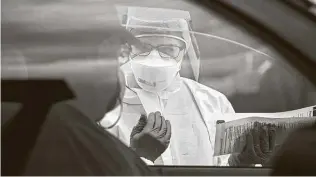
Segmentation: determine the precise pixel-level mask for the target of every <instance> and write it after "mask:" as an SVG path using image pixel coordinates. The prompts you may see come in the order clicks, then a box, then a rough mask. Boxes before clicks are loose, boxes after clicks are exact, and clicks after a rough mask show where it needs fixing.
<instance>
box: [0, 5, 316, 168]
mask: <svg viewBox="0 0 316 177" xmlns="http://www.w3.org/2000/svg"><path fill="white" fill-rule="evenodd" d="M8 2H9V1H7V3H8ZM78 2H79V1H78ZM59 3H61V2H59ZM59 3H56V4H55V5H54V6H53V8H52V9H54V10H55V11H56V12H53V11H50V10H48V7H50V6H51V5H53V4H54V3H52V4H50V3H47V4H45V3H43V4H41V5H40V6H41V8H43V9H45V10H47V11H46V13H44V12H43V11H41V12H43V19H41V18H40V17H38V16H37V14H36V13H34V12H35V11H34V12H31V10H32V8H31V6H32V5H30V6H25V7H24V8H22V7H21V9H23V10H24V11H23V10H22V11H20V12H19V13H20V14H14V15H13V14H10V13H9V12H7V14H5V17H6V19H10V20H11V21H13V22H14V23H17V24H18V23H21V22H25V23H21V24H24V25H25V24H27V23H29V24H28V25H26V26H27V27H29V28H19V30H21V31H22V32H21V31H17V32H16V34H15V33H13V32H12V33H13V35H17V36H19V35H21V34H22V33H23V30H25V31H27V30H30V31H32V33H31V35H30V36H26V37H25V36H23V35H21V36H22V37H25V38H22V37H21V39H22V40H21V41H22V42H21V43H19V44H14V43H5V45H4V48H5V51H4V52H3V58H2V66H1V67H2V69H4V70H5V72H3V73H2V75H3V76H5V77H6V76H10V77H11V74H12V73H13V74H14V75H15V76H16V77H19V78H23V79H25V78H31V77H33V76H36V77H38V76H40V77H41V78H43V77H46V76H50V74H53V76H54V77H58V78H60V77H61V75H63V74H64V73H66V74H67V73H75V75H71V76H70V77H67V79H65V80H67V81H69V83H70V85H71V84H72V85H73V86H74V90H76V89H75V88H78V90H77V92H76V95H77V96H78V100H79V101H81V103H80V104H74V105H75V107H76V108H77V109H78V110H79V111H81V112H82V113H83V114H84V115H85V116H87V117H90V116H92V117H97V118H95V119H94V120H97V123H98V125H100V126H101V127H103V128H104V130H105V131H108V132H110V133H111V134H112V135H114V137H116V138H117V139H119V140H121V141H122V142H123V143H124V144H125V145H127V146H128V147H130V148H131V149H133V150H134V151H135V152H136V153H137V154H138V155H139V156H140V157H141V158H142V159H143V160H144V161H146V162H148V160H149V162H148V164H150V165H171V166H187V165H191V166H192V165H193V166H197V165H199V166H201V165H202V166H247V167H249V166H255V165H258V164H259V165H265V164H268V160H267V159H269V158H268V157H270V156H271V154H272V153H273V152H275V149H277V148H278V147H279V146H281V145H282V143H283V141H284V139H285V138H286V137H287V135H288V134H289V132H291V131H292V130H294V129H295V128H298V127H301V126H303V125H305V124H309V123H312V122H314V121H315V116H316V89H315V86H314V85H312V84H311V83H310V82H309V81H308V80H307V79H306V78H305V77H304V76H303V75H302V74H300V73H299V72H297V70H296V69H295V68H293V67H291V66H290V65H289V64H288V63H286V60H284V59H283V58H282V57H281V56H280V55H278V52H277V51H275V50H274V49H273V48H271V47H270V46H269V45H268V44H266V43H264V42H262V41H259V40H257V38H256V37H255V36H251V35H250V34H248V33H247V32H246V31H244V30H243V29H239V28H238V27H236V26H234V25H232V24H231V23H229V22H227V21H225V20H223V19H222V18H220V17H218V16H217V15H215V14H213V13H212V12H207V11H206V10H205V9H203V8H201V7H197V6H195V5H192V4H190V3H186V2H182V1H168V3H166V2H165V1H160V2H159V3H157V4H154V3H153V2H152V1H138V2H137V3H136V2H135V3H134V2H133V3H132V2H128V1H126V2H125V1H115V2H113V4H115V6H113V7H112V6H111V9H110V8H109V7H108V6H106V5H105V4H100V2H94V3H91V4H93V5H91V4H90V6H87V9H88V10H87V11H84V12H85V13H83V15H82V14H81V15H82V16H84V17H85V18H79V17H80V13H78V12H80V11H77V10H78V9H77V8H78V7H79V6H85V5H86V4H85V3H83V2H81V1H80V3H78V4H76V3H74V2H71V3H70V4H68V5H66V6H62V3H61V4H59ZM72 3H74V4H76V5H78V6H71V5H73V4H72ZM113 4H112V5H113ZM8 5H10V3H8ZM11 5H12V4H11ZM33 5H34V4H33ZM101 5H103V6H101ZM109 6H110V5H109ZM45 7H47V8H45ZM70 7H71V8H70ZM114 7H115V8H114ZM72 8H74V10H73V14H71V15H69V14H68V13H69V11H70V10H69V9H72ZM112 8H113V9H112ZM21 9H20V10H21ZM38 9H40V8H38ZM38 9H37V10H38ZM93 9H94V10H95V11H94V10H93ZM33 10H35V9H33ZM45 10H44V11H45ZM81 10H82V9H81ZM107 10H108V11H107ZM59 11H60V12H64V13H65V14H66V15H65V14H64V15H65V16H67V15H68V16H67V17H69V19H74V21H69V20H64V18H65V17H61V16H59V15H60V14H62V13H60V14H59V13H58V12H59ZM16 12H18V11H16ZM25 12H27V13H28V14H29V15H30V16H31V17H33V16H34V18H30V17H23V15H21V14H23V13H25ZM10 15H11V16H12V18H11V16H10ZM13 17H14V18H13ZM22 17H23V18H22ZM35 17H36V18H35ZM26 18H27V19H26ZM113 19H118V21H119V25H118V26H115V27H114V28H113V26H111V24H112V23H111V22H112V21H113ZM68 23H69V24H68ZM41 24H42V26H41ZM99 24H101V25H99ZM106 24H110V25H109V26H110V28H113V29H112V30H111V31H110V33H107V34H104V33H103V29H105V28H109V26H106ZM43 26H44V27H43ZM45 27H47V28H45ZM22 29H23V30H22ZM74 29H76V30H74ZM116 29H121V30H120V31H116ZM72 30H74V31H75V32H73V31H72ZM107 32H109V31H107ZM125 33H128V34H132V36H133V37H135V39H137V41H138V42H140V43H137V45H136V44H135V43H131V42H129V41H127V43H126V44H125V45H124V46H120V45H118V44H117V43H115V41H112V36H115V35H117V36H120V34H122V35H123V34H125ZM13 35H12V36H13ZM12 36H7V38H9V37H12ZM36 37H37V38H36ZM7 38H5V39H7ZM14 39H17V38H14ZM41 39H43V41H41V42H39V41H40V40H41ZM18 42H19V41H18ZM18 42H17V43H18ZM124 42H126V41H124ZM118 46H120V47H118ZM113 51H115V52H114V53H116V51H120V52H119V55H118V56H117V55H116V56H114V55H109V52H112V53H113ZM110 59H113V60H110ZM88 64H89V65H88ZM16 66H22V67H20V68H16ZM43 66H45V67H44V69H43V68H41V67H43ZM21 68H22V69H21ZM55 68H59V69H60V68H61V70H58V72H56V71H57V70H55ZM78 68H80V69H79V70H78ZM82 68H89V69H82ZM113 68H115V69H113ZM38 73H40V75H37V74H38ZM45 73H49V74H45ZM91 73H93V74H91ZM118 73H119V74H118ZM82 80H83V81H82ZM86 83H88V84H86ZM118 83H119V85H120V86H119V87H116V86H117V84H118ZM109 85H111V87H110V86H109ZM113 85H115V86H113ZM118 88H120V89H121V90H119V89H118ZM89 89H91V90H92V91H91V90H89ZM119 91H121V94H117V93H116V92H119ZM113 95H114V96H115V97H117V100H115V99H114V98H113V97H114V96H113ZM119 95H120V96H119ZM80 96H82V97H80ZM79 97H80V99H79ZM108 97H109V98H108ZM81 98H82V99H81ZM113 99H114V101H113ZM109 100H111V101H112V102H113V103H115V105H114V106H113V105H112V106H109V105H107V104H105V102H107V101H109ZM5 106H6V105H5V104H4V107H5ZM9 106H12V105H11V103H10V105H9ZM17 106H18V107H19V106H20V105H17ZM108 107H109V109H107V108H108ZM110 108H111V109H110ZM112 108H113V109H112ZM96 110H98V111H96ZM100 110H101V111H100ZM108 110H111V111H109V112H107V111H108ZM157 112H159V114H156V113H157ZM8 115H9V114H8ZM12 115H14V114H10V116H12ZM157 115H158V116H157ZM152 117H154V118H152ZM151 118H152V119H154V122H151V123H152V125H150V126H151V127H150V126H149V123H148V122H150V120H151ZM5 120H7V119H5ZM2 121H3V119H2ZM144 131H147V132H145V134H146V135H147V134H149V133H150V135H151V137H155V138H156V140H155V141H154V140H148V139H146V140H143V141H142V142H141V141H140V139H141V137H145V136H144V135H143V134H142V133H144ZM249 133H250V134H251V137H252V138H253V139H252V140H250V139H251V138H250V139H249ZM147 140H148V141H147ZM149 145H152V146H151V147H152V151H154V152H147V150H144V148H143V146H149ZM258 146H259V149H258ZM247 148H248V149H251V150H253V151H252V152H251V153H250V155H249V153H248V154H247V153H246V152H245V149H247Z"/></svg>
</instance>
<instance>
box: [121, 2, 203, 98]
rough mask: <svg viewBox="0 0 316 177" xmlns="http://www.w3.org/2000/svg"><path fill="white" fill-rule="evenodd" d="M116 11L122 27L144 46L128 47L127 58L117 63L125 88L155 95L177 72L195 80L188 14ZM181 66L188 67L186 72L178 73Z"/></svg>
mask: <svg viewBox="0 0 316 177" xmlns="http://www.w3.org/2000/svg"><path fill="white" fill-rule="evenodd" d="M118 11H119V13H120V19H121V22H122V25H123V26H125V27H126V29H127V30H128V31H130V32H131V33H132V34H133V35H134V36H135V37H136V38H138V39H139V40H140V41H141V42H143V44H144V45H143V48H142V49H138V48H135V47H134V46H131V47H130V54H129V56H128V57H125V59H122V60H121V61H120V63H121V69H122V70H123V72H124V74H125V80H126V85H127V86H128V87H130V88H134V87H138V86H139V87H141V88H143V89H144V90H147V91H151V92H159V91H162V90H165V89H167V88H168V87H170V86H171V85H172V83H173V81H174V80H175V78H176V77H177V76H179V72H180V74H181V76H182V77H189V78H192V79H195V80H198V76H199V52H198V49H197V45H196V40H195V38H194V36H193V35H192V33H191V25H190V14H189V13H188V12H186V11H179V10H170V9H157V8H142V7H119V8H118ZM148 14H150V15H148ZM183 63H185V64H186V66H187V65H189V66H191V67H189V69H190V70H191V71H190V72H188V71H187V68H186V69H185V70H181V69H182V66H181V65H182V64H183ZM187 73H190V74H187Z"/></svg>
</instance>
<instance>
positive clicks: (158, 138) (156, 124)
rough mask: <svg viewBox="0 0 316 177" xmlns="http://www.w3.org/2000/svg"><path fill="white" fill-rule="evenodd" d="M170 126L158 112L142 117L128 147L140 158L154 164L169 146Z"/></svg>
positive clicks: (133, 131)
mask: <svg viewBox="0 0 316 177" xmlns="http://www.w3.org/2000/svg"><path fill="white" fill-rule="evenodd" d="M170 138H171V125H170V122H169V121H168V120H165V118H164V117H163V116H161V114H160V112H156V113H150V114H149V116H148V119H147V118H146V116H144V115H142V116H141V117H140V119H139V121H138V124H137V125H136V126H135V127H134V128H133V130H132V133H131V136H130V146H131V148H132V149H133V150H134V151H136V153H137V154H138V155H139V156H140V157H144V158H146V159H148V160H150V161H152V162H154V161H155V160H156V159H157V158H158V157H159V156H160V155H161V154H162V153H163V152H164V151H165V150H166V149H167V148H168V146H169V143H170Z"/></svg>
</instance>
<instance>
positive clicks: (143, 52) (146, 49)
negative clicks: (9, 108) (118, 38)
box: [131, 44, 185, 59]
mask: <svg viewBox="0 0 316 177" xmlns="http://www.w3.org/2000/svg"><path fill="white" fill-rule="evenodd" d="M184 49H185V46H182V47H181V46H177V45H172V44H171V45H170V44H162V45H157V46H153V45H151V44H144V45H143V48H142V49H139V48H136V47H134V46H131V58H132V59H133V58H134V57H137V56H148V55H149V54H150V53H151V52H152V51H153V50H156V51H157V52H158V53H159V55H160V57H161V58H172V59H177V58H178V56H179V54H180V52H181V51H183V50H184Z"/></svg>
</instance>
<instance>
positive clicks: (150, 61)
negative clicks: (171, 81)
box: [131, 36, 186, 66]
mask: <svg viewBox="0 0 316 177" xmlns="http://www.w3.org/2000/svg"><path fill="white" fill-rule="evenodd" d="M137 38H138V39H139V40H140V41H141V42H142V43H143V46H144V47H143V49H141V50H140V49H138V48H136V47H134V46H132V51H131V59H132V60H133V61H136V62H138V63H142V64H146V65H154V66H173V65H175V64H177V63H178V62H180V61H181V60H182V59H183V57H184V54H185V49H186V44H185V42H184V41H182V40H180V39H178V38H174V37H170V36H138V37H137Z"/></svg>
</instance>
